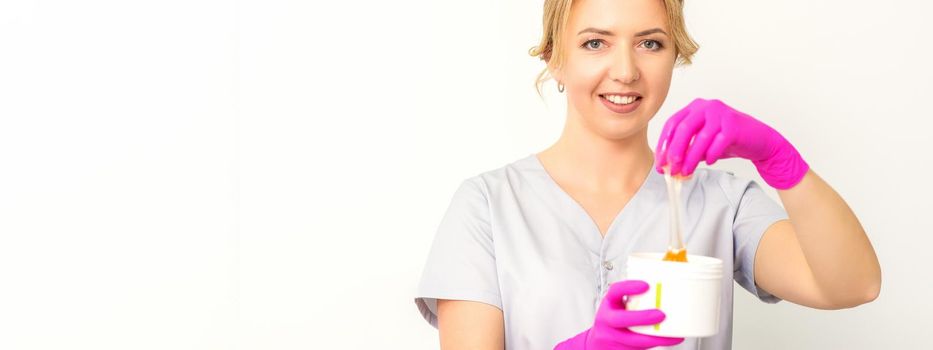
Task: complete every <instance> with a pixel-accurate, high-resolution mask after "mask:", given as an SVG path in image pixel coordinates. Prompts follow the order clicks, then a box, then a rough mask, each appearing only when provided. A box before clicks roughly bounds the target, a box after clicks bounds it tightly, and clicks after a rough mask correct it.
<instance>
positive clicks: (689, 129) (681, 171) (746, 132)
mask: <svg viewBox="0 0 933 350" xmlns="http://www.w3.org/2000/svg"><path fill="white" fill-rule="evenodd" d="M694 136H696V139H693V137H694ZM691 139H693V143H690V140H691ZM662 146H665V147H664V148H663V149H662ZM732 157H741V158H745V159H748V160H751V161H752V163H753V164H755V168H757V169H758V173H759V174H761V177H762V179H764V180H765V182H767V183H768V185H771V187H774V188H777V189H780V190H786V189H788V188H791V187H794V185H796V184H797V183H798V182H800V180H802V179H803V176H804V175H806V174H807V170H809V169H810V167H809V166H808V165H807V163H806V162H805V161H804V160H803V158H802V157H801V156H800V154H799V153H797V150H796V149H795V148H794V146H792V145H791V144H790V142H788V141H787V140H786V139H784V137H783V136H781V134H779V133H778V132H777V131H775V130H774V129H772V128H771V127H769V126H768V125H765V124H764V123H762V122H760V121H758V120H756V119H755V118H752V117H751V116H749V115H747V114H745V113H742V112H739V111H737V110H735V109H732V107H729V106H727V105H726V104H725V103H723V102H722V101H719V100H715V99H714V100H704V99H701V98H698V99H695V100H693V102H690V104H689V105H687V107H684V108H683V109H681V110H680V111H678V112H677V113H675V114H674V115H673V116H671V118H670V119H668V120H667V123H665V124H664V129H663V130H662V131H661V138H660V139H659V140H658V147H657V148H656V152H655V162H654V164H655V168H656V169H657V171H658V172H661V173H663V172H664V170H663V169H662V167H663V166H664V165H667V164H668V162H669V163H670V166H671V169H670V170H671V175H684V176H690V175H692V174H693V171H694V170H695V169H696V167H697V164H699V162H700V160H706V164H713V163H715V162H716V161H717V160H720V159H725V158H732Z"/></svg>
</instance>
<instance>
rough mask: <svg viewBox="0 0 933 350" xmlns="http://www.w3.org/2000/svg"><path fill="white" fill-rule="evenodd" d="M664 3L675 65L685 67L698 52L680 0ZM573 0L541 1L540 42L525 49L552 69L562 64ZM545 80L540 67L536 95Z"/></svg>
mask: <svg viewBox="0 0 933 350" xmlns="http://www.w3.org/2000/svg"><path fill="white" fill-rule="evenodd" d="M660 1H663V2H664V8H665V9H666V10H667V20H668V25H669V26H670V30H671V38H672V39H673V42H674V50H675V52H677V65H689V64H690V63H691V58H693V55H694V54H695V53H696V52H697V50H699V48H700V46H699V45H697V43H696V42H695V41H693V39H692V38H690V35H689V34H687V26H686V24H685V23H684V0H660ZM572 4H573V0H545V1H544V20H543V24H544V31H543V33H542V34H541V42H540V43H539V44H538V45H537V46H533V47H532V48H531V49H530V50H528V54H529V55H531V56H532V57H538V58H540V59H541V60H542V61H545V62H546V63H549V64H550V62H551V60H552V59H553V60H554V66H553V67H554V68H555V69H557V68H560V67H561V66H562V65H563V64H564V59H565V58H564V52H563V47H564V46H563V41H562V40H563V36H562V35H561V34H562V33H563V32H564V27H566V26H567V22H568V21H569V20H570V6H571V5H572ZM547 79H549V77H548V69H547V68H544V70H542V71H541V73H539V74H538V77H537V79H536V80H535V89H536V90H538V95H539V96H540V95H541V85H542V84H544V82H545V81H547Z"/></svg>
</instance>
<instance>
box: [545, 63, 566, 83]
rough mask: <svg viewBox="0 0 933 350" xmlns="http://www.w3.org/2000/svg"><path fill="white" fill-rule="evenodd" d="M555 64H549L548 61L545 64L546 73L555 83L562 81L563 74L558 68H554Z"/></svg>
mask: <svg viewBox="0 0 933 350" xmlns="http://www.w3.org/2000/svg"><path fill="white" fill-rule="evenodd" d="M555 66H556V64H551V62H550V61H548V63H547V73H548V75H550V76H551V78H553V79H554V82H555V83H559V82H562V81H564V74H563V72H561V69H560V68H557V67H555Z"/></svg>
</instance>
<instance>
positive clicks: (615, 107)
mask: <svg viewBox="0 0 933 350" xmlns="http://www.w3.org/2000/svg"><path fill="white" fill-rule="evenodd" d="M606 95H616V96H635V101H633V102H632V103H629V104H624V105H623V104H616V103H613V102H612V101H609V100H608V99H607V98H606ZM641 100H642V97H641V95H639V94H638V93H634V92H629V93H622V94H605V95H599V101H600V102H602V103H603V105H604V106H606V108H607V109H609V110H610V111H612V112H615V113H618V114H626V113H631V112H632V111H634V110H635V109H637V108H638V106H640V105H641Z"/></svg>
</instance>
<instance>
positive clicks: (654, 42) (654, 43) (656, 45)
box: [642, 39, 664, 51]
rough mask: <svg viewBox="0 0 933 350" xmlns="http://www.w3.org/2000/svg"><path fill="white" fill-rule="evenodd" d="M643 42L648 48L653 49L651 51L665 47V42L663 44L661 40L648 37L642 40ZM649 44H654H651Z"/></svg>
mask: <svg viewBox="0 0 933 350" xmlns="http://www.w3.org/2000/svg"><path fill="white" fill-rule="evenodd" d="M642 43H643V44H645V48H646V49H648V50H651V51H660V50H661V49H662V48H664V44H661V42H660V41H657V40H651V39H648V40H645V41H642ZM648 44H652V45H650V46H649V45H648Z"/></svg>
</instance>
